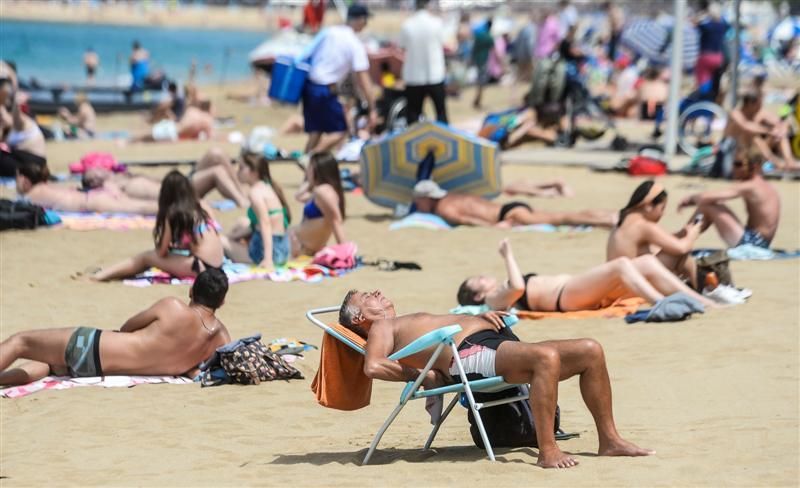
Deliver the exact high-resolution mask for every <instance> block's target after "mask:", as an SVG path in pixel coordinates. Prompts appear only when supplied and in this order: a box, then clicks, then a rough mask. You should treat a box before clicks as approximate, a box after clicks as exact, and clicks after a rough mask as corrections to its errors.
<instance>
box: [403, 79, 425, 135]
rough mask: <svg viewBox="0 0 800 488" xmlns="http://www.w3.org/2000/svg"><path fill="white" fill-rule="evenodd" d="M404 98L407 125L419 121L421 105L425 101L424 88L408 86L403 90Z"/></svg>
mask: <svg viewBox="0 0 800 488" xmlns="http://www.w3.org/2000/svg"><path fill="white" fill-rule="evenodd" d="M405 97H406V121H407V122H408V125H412V124H413V123H415V122H417V121H418V120H419V116H420V114H422V104H423V102H424V101H425V87H424V86H417V85H408V86H406V90H405Z"/></svg>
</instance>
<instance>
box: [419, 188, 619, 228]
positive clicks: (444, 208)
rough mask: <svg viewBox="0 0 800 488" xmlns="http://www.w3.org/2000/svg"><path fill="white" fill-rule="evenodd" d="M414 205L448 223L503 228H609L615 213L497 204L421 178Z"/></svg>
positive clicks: (514, 203)
mask: <svg viewBox="0 0 800 488" xmlns="http://www.w3.org/2000/svg"><path fill="white" fill-rule="evenodd" d="M414 205H415V206H416V207H417V210H418V211H420V212H425V213H433V214H436V215H438V216H439V217H441V218H443V219H444V220H446V221H447V222H448V223H449V224H451V225H475V226H483V227H491V226H495V227H506V228H507V227H513V226H521V225H532V224H553V225H597V226H601V227H611V226H613V225H614V222H615V219H616V215H614V214H613V213H612V212H608V211H605V210H583V211H580V212H545V211H542V210H534V209H533V208H531V206H530V205H528V204H527V203H524V202H509V203H506V204H504V205H501V204H499V203H495V202H490V201H489V200H486V199H485V198H482V197H479V196H476V195H466V194H460V193H449V192H447V191H445V190H443V189H442V188H440V187H439V185H437V184H436V182H434V181H433V180H423V181H420V182H419V183H417V184H416V186H414Z"/></svg>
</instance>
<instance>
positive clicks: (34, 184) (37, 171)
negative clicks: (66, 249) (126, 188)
mask: <svg viewBox="0 0 800 488" xmlns="http://www.w3.org/2000/svg"><path fill="white" fill-rule="evenodd" d="M49 181H50V170H49V169H48V168H47V163H44V162H34V161H26V162H24V163H21V164H19V165H18V166H17V191H18V192H19V193H20V194H21V195H24V197H25V198H26V199H27V200H28V201H29V202H31V203H33V204H36V205H39V206H40V207H44V208H49V209H52V210H60V211H62V212H121V213H132V214H144V215H153V214H155V213H156V212H157V211H158V203H157V202H156V201H154V200H141V199H138V198H131V197H129V196H127V195H125V194H119V193H114V192H110V191H107V190H103V189H98V190H91V191H80V190H78V189H76V188H68V187H65V186H60V185H55V184H52V183H50V182H49Z"/></svg>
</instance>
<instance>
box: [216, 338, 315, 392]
mask: <svg viewBox="0 0 800 488" xmlns="http://www.w3.org/2000/svg"><path fill="white" fill-rule="evenodd" d="M217 353H218V354H219V364H220V366H221V367H222V369H223V370H224V371H225V374H226V375H227V377H228V380H229V382H230V383H239V384H242V385H257V384H259V383H261V382H262V381H272V380H290V379H295V378H297V379H302V378H303V375H302V374H301V373H300V371H298V370H297V369H295V368H294V367H293V366H291V365H290V364H288V363H287V362H286V361H284V360H283V358H281V357H280V356H279V355H278V354H276V353H274V352H271V351H270V350H269V349H267V347H266V346H265V345H264V344H263V343H262V342H261V341H260V340H259V339H255V338H254V337H251V338H247V339H241V340H240V341H238V342H237V344H236V347H234V348H230V350H227V351H225V352H220V351H219V350H217Z"/></svg>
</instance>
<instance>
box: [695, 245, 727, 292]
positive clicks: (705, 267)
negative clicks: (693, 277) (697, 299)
mask: <svg viewBox="0 0 800 488" xmlns="http://www.w3.org/2000/svg"><path fill="white" fill-rule="evenodd" d="M730 262H731V259H730V258H729V257H728V253H727V252H725V251H714V252H712V253H711V254H709V255H707V256H703V257H701V258H699V259H697V260H696V261H695V263H696V265H697V287H698V288H700V289H701V290H702V289H703V286H704V285H705V282H706V275H708V274H709V273H712V272H713V273H714V274H715V275H717V280H718V281H719V284H721V285H729V286H734V285H733V276H732V275H731V269H730Z"/></svg>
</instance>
